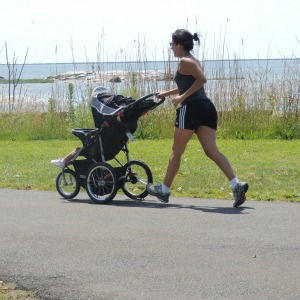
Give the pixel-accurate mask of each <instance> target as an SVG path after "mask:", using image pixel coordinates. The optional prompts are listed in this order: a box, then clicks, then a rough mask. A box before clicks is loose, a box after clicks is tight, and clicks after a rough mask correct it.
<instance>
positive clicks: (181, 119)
mask: <svg viewBox="0 0 300 300" xmlns="http://www.w3.org/2000/svg"><path fill="white" fill-rule="evenodd" d="M186 107H187V105H183V106H182V107H181V108H180V112H179V124H178V128H180V129H184V116H185V112H186Z"/></svg>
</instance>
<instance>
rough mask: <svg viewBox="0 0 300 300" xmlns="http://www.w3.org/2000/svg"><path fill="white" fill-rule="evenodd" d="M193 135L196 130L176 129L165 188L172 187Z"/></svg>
mask: <svg viewBox="0 0 300 300" xmlns="http://www.w3.org/2000/svg"><path fill="white" fill-rule="evenodd" d="M193 134H194V130H189V129H180V128H177V127H175V129H174V140H173V146H172V152H171V156H170V159H169V164H168V167H167V172H166V176H165V179H164V182H163V183H164V185H165V186H167V187H171V185H172V182H173V180H174V178H175V176H176V174H177V172H178V170H179V167H180V162H181V156H182V154H183V152H184V150H185V148H186V145H187V143H188V141H189V140H190V139H191V137H192V135H193Z"/></svg>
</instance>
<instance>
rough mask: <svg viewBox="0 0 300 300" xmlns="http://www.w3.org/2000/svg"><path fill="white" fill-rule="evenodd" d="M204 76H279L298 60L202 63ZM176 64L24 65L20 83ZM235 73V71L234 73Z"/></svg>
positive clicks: (4, 71) (0, 69) (3, 71)
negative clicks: (261, 72)
mask: <svg viewBox="0 0 300 300" xmlns="http://www.w3.org/2000/svg"><path fill="white" fill-rule="evenodd" d="M202 64H203V66H204V68H205V73H206V76H207V77H208V78H209V77H212V76H214V75H215V72H216V71H217V70H219V71H221V72H222V73H223V75H225V76H228V75H231V74H230V71H232V70H233V69H234V68H239V74H240V75H241V76H247V75H248V74H249V73H253V72H257V71H259V70H265V69H268V70H270V71H271V72H275V73H276V74H278V75H280V73H281V72H282V71H283V70H284V68H293V67H295V66H298V67H299V66H300V59H255V60H214V61H211V60H210V61H203V62H202ZM176 66H177V61H171V62H165V61H158V62H151V61H150V62H104V63H74V64H73V63H57V64H26V65H24V68H23V71H22V74H21V79H45V78H47V77H49V76H56V75H59V74H64V73H67V72H77V71H80V70H84V71H91V72H92V71H96V72H97V71H100V72H108V71H124V70H128V71H144V70H153V71H164V70H169V69H171V70H174V69H176ZM21 68H22V66H21V65H16V70H17V73H19V71H20V70H21ZM235 71H236V70H235ZM0 76H2V77H4V78H6V79H7V78H8V68H7V66H6V65H5V64H0Z"/></svg>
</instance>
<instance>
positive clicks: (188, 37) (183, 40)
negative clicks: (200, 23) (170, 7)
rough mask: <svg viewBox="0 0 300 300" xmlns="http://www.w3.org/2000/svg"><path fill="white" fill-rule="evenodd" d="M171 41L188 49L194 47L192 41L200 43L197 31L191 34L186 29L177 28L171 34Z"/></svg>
mask: <svg viewBox="0 0 300 300" xmlns="http://www.w3.org/2000/svg"><path fill="white" fill-rule="evenodd" d="M172 41H173V42H174V43H176V44H180V45H182V46H183V48H184V50H186V51H190V50H192V49H193V47H194V42H193V41H195V42H197V43H198V45H200V39H199V36H198V34H197V33H194V34H191V33H190V32H189V31H188V30H186V29H177V30H176V31H175V32H174V33H173V34H172Z"/></svg>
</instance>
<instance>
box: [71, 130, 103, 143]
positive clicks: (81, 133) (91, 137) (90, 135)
mask: <svg viewBox="0 0 300 300" xmlns="http://www.w3.org/2000/svg"><path fill="white" fill-rule="evenodd" d="M71 132H72V134H73V135H75V136H77V137H78V138H79V139H80V140H81V142H82V143H83V145H84V146H87V145H88V144H89V143H90V142H91V141H95V138H98V137H99V129H98V128H75V129H72V131H71Z"/></svg>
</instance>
